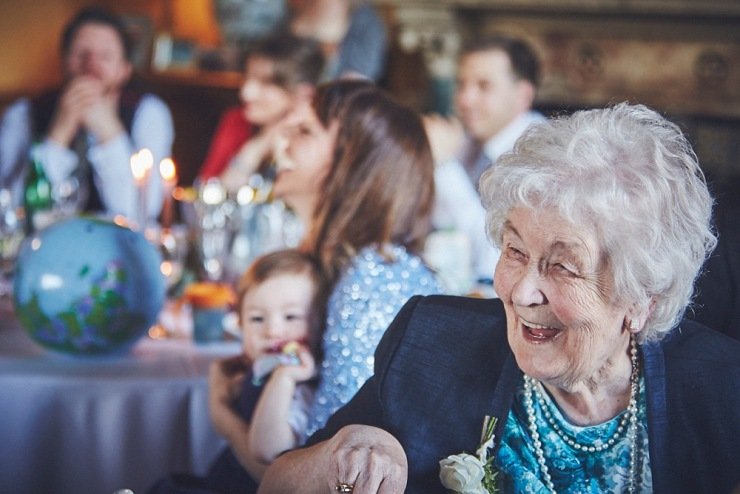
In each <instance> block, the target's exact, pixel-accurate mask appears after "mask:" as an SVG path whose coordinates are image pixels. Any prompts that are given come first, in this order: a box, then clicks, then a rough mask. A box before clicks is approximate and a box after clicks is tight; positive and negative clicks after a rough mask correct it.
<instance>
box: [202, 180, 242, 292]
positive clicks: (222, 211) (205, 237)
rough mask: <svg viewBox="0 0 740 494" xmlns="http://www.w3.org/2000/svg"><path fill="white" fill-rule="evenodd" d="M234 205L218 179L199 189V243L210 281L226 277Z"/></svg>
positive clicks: (203, 264) (205, 270) (205, 271)
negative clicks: (225, 270)
mask: <svg viewBox="0 0 740 494" xmlns="http://www.w3.org/2000/svg"><path fill="white" fill-rule="evenodd" d="M234 209H235V206H234V203H233V202H232V201H229V200H228V199H227V197H226V189H225V188H224V187H223V185H221V182H220V181H218V180H217V179H211V180H209V181H208V182H206V183H205V184H203V185H202V186H201V188H200V190H199V191H198V199H197V200H196V202H195V212H196V215H197V221H198V224H197V227H196V231H197V234H198V241H197V244H198V250H199V254H200V261H201V264H202V267H203V271H204V274H205V277H206V278H207V279H208V280H209V281H220V280H222V279H223V276H224V268H225V264H226V259H227V256H228V254H229V246H230V243H231V237H232V230H231V227H230V223H231V216H232V214H233V213H234Z"/></svg>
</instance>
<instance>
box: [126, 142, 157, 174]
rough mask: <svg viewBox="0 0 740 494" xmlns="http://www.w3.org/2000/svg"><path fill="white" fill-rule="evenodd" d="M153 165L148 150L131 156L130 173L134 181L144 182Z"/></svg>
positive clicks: (152, 159)
mask: <svg viewBox="0 0 740 494" xmlns="http://www.w3.org/2000/svg"><path fill="white" fill-rule="evenodd" d="M153 163H154V158H153V157H152V152H151V151H149V150H148V149H146V148H144V149H142V150H141V151H139V152H138V153H134V154H133V156H131V173H132V174H133V175H134V179H136V181H137V182H138V181H143V180H145V179H146V177H147V175H148V174H149V170H150V169H151V168H152V164H153Z"/></svg>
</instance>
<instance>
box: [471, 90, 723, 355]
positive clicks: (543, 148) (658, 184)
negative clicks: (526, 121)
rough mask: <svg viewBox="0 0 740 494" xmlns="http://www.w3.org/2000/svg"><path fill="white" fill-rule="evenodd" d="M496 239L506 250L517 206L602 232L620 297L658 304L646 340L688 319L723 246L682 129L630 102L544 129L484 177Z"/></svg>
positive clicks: (564, 119) (486, 204)
mask: <svg viewBox="0 0 740 494" xmlns="http://www.w3.org/2000/svg"><path fill="white" fill-rule="evenodd" d="M480 190H481V196H482V200H483V205H484V207H485V208H486V211H487V213H486V227H487V231H488V234H489V237H490V239H491V240H492V241H493V242H494V243H495V244H496V245H498V246H500V245H501V238H502V229H503V225H504V222H505V220H506V217H507V216H508V214H509V212H510V211H511V209H512V208H514V207H516V206H525V207H529V208H532V209H534V210H535V211H536V210H550V211H556V212H557V213H558V214H560V215H562V216H563V217H564V218H565V219H566V220H568V221H570V222H571V223H573V224H576V225H583V226H584V228H591V229H592V230H593V231H595V233H596V236H597V238H598V239H599V240H600V243H601V248H602V249H603V252H604V253H605V254H606V256H607V258H608V262H609V265H610V267H611V269H612V275H613V278H614V287H615V293H616V297H617V300H618V301H619V302H622V303H625V304H626V305H627V306H630V305H634V306H635V307H640V308H647V307H649V306H650V305H651V304H654V306H653V310H652V312H651V314H650V316H649V318H648V320H647V322H646V325H645V327H644V329H643V330H642V331H641V332H640V334H639V335H638V338H639V339H640V341H656V340H659V339H661V338H662V337H663V336H665V335H666V334H667V333H668V332H669V331H670V330H671V329H672V328H673V327H674V326H675V325H676V323H677V322H678V320H680V318H681V317H682V316H683V313H684V311H685V309H686V307H687V306H688V304H689V303H690V301H691V296H692V293H693V284H694V280H695V279H696V276H697V275H698V273H699V270H700V269H701V266H702V264H703V263H704V261H705V260H706V258H707V256H708V255H709V253H710V252H711V251H712V249H713V248H714V246H715V244H716V241H717V240H716V236H715V235H714V232H713V231H712V227H711V213H712V204H713V201H712V197H711V196H710V194H709V190H708V188H707V184H706V180H705V178H704V174H703V173H702V171H701V169H700V168H699V163H698V161H697V158H696V155H695V154H694V152H693V150H692V149H691V146H690V144H689V143H688V141H687V140H686V138H685V136H684V135H683V134H682V133H681V131H680V130H679V128H678V126H676V125H675V124H673V123H671V122H669V121H668V120H666V119H665V118H663V117H662V116H660V115H659V114H658V113H656V112H655V111H653V110H651V109H649V108H647V107H645V106H643V105H629V104H627V103H621V104H618V105H615V106H613V107H611V108H606V109H599V110H588V111H580V112H576V113H574V114H573V115H572V116H567V117H560V118H557V119H553V120H550V121H548V122H544V123H541V124H536V125H533V126H532V127H530V129H529V130H528V131H527V132H526V133H525V134H524V135H523V136H522V137H521V138H520V139H519V140H518V141H517V143H516V145H515V147H514V149H513V151H512V152H510V153H507V154H506V155H504V156H502V157H501V158H499V160H498V161H497V162H496V165H495V166H493V167H492V168H491V169H489V170H488V171H487V172H486V173H485V174H484V175H483V177H482V178H481V182H480Z"/></svg>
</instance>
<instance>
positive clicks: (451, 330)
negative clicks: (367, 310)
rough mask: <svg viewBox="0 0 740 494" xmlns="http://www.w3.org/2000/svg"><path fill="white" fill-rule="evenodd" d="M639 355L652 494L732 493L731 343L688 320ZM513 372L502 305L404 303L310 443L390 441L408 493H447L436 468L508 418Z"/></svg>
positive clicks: (739, 443)
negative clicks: (363, 379)
mask: <svg viewBox="0 0 740 494" xmlns="http://www.w3.org/2000/svg"><path fill="white" fill-rule="evenodd" d="M642 348H643V350H642V355H643V361H644V366H643V368H644V372H645V383H646V388H647V394H648V403H647V406H648V434H649V442H650V467H651V470H652V476H653V487H654V491H655V492H656V493H671V494H675V493H682V492H686V493H697V492H713V493H728V492H730V491H731V490H732V488H734V487H736V486H738V485H740V392H739V391H740V389H739V385H740V342H738V341H735V340H733V339H731V338H729V337H726V336H724V335H721V334H719V333H716V332H714V331H712V330H710V329H707V328H705V327H703V326H701V325H699V324H697V323H694V322H690V321H687V322H685V323H682V324H681V326H680V327H679V328H676V329H675V330H674V331H673V332H672V333H671V334H670V335H669V336H668V337H666V338H665V339H664V340H663V341H662V342H660V343H658V344H650V345H644V346H643V347H642ZM521 382H522V372H521V370H519V368H518V367H517V365H516V361H515V359H514V356H513V354H512V353H511V350H510V348H509V345H508V343H507V339H506V321H505V314H504V310H503V305H502V304H501V301H500V300H497V299H494V300H483V299H468V298H460V297H446V296H430V297H414V298H412V299H411V300H410V301H409V302H408V303H407V304H406V305H405V306H404V307H403V309H402V310H401V311H400V312H399V313H398V315H397V316H396V319H395V320H394V321H393V323H392V324H391V326H390V328H389V329H388V331H387V332H386V334H385V336H384V338H383V340H382V341H381V343H380V345H379V346H378V349H377V351H376V354H375V375H374V376H373V377H372V378H371V379H370V380H369V381H368V382H367V383H366V384H365V385H364V386H363V387H362V388H361V389H360V391H359V392H358V393H357V394H356V395H355V397H354V398H353V399H352V400H351V401H350V402H349V403H348V404H347V405H346V406H345V407H343V408H342V409H340V410H339V411H337V413H336V414H334V416H333V417H332V418H331V419H330V420H329V422H328V424H327V426H326V427H325V428H324V429H322V430H320V431H318V432H317V433H316V434H315V435H314V436H312V437H311V438H310V440H309V444H314V443H316V442H318V441H322V440H325V439H328V438H329V437H331V436H332V435H333V434H334V433H335V432H336V431H337V430H339V429H340V428H341V427H343V426H345V425H348V424H367V425H373V426H376V427H381V428H383V429H385V430H387V431H389V432H390V433H392V434H393V435H394V436H395V437H396V438H397V439H398V440H399V441H400V442H401V444H402V445H403V447H404V449H405V451H406V455H407V457H408V463H409V479H408V487H407V492H411V493H419V494H421V493H425V494H429V493H435V492H439V493H442V492H445V490H444V488H443V487H442V485H441V484H440V482H439V460H441V459H442V458H445V457H446V456H448V455H450V454H455V453H460V452H462V451H465V452H469V453H473V452H475V450H476V448H477V447H478V444H479V442H480V435H481V427H482V424H483V418H484V416H485V415H492V416H494V417H498V418H499V422H498V430H497V431H496V436H497V437H501V435H502V432H503V426H504V422H505V417H506V416H507V414H508V411H509V408H510V406H511V403H512V399H513V396H514V393H515V391H516V389H517V387H519V386H520V385H521Z"/></svg>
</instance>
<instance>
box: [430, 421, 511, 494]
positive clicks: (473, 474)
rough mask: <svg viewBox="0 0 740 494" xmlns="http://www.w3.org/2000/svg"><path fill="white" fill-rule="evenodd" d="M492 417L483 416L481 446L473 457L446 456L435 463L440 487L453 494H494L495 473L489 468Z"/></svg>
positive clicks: (460, 455) (495, 490) (461, 454)
mask: <svg viewBox="0 0 740 494" xmlns="http://www.w3.org/2000/svg"><path fill="white" fill-rule="evenodd" d="M495 428H496V417H489V416H488V415H486V417H485V419H484V420H483V433H482V434H481V443H480V446H479V447H478V450H477V451H476V452H475V455H471V454H468V453H460V454H457V455H450V456H448V457H447V458H445V459H443V460H441V461H440V462H439V480H440V481H441V482H442V485H443V486H445V487H446V488H447V489H449V490H450V491H451V492H454V493H456V494H494V493H497V492H499V489H498V487H497V485H496V482H497V478H496V477H497V476H498V472H497V471H496V469H495V467H494V465H493V456H491V457H490V458H489V457H488V452H489V451H490V450H492V449H493V444H494V439H495V435H494V433H493V431H494V429H495Z"/></svg>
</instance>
